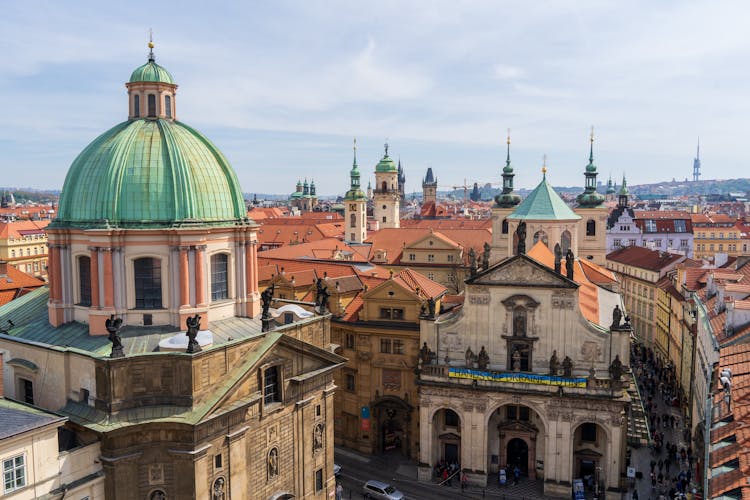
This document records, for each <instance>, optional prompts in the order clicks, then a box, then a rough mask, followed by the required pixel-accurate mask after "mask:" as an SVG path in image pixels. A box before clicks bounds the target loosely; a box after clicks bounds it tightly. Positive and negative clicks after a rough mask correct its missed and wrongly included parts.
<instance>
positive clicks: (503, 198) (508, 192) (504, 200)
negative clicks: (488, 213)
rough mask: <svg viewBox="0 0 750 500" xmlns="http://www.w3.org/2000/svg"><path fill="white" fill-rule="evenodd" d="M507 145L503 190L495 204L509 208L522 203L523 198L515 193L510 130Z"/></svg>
mask: <svg viewBox="0 0 750 500" xmlns="http://www.w3.org/2000/svg"><path fill="white" fill-rule="evenodd" d="M505 143H506V154H505V167H503V190H502V192H501V193H500V194H499V195H497V196H495V203H497V206H498V207H502V208H509V207H515V206H516V205H518V204H519V203H520V202H521V197H520V196H518V195H517V194H514V193H513V177H514V176H515V175H516V174H514V173H513V166H511V164H510V129H508V138H507V139H506V141H505Z"/></svg>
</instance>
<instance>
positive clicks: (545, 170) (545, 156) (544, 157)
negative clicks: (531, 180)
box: [542, 155, 547, 178]
mask: <svg viewBox="0 0 750 500" xmlns="http://www.w3.org/2000/svg"><path fill="white" fill-rule="evenodd" d="M542 175H543V176H544V177H545V178H546V177H547V155H544V156H543V157H542Z"/></svg>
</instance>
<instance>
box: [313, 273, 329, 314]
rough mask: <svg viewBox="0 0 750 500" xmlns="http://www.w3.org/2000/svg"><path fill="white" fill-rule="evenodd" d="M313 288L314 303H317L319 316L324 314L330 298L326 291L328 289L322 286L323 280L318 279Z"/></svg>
mask: <svg viewBox="0 0 750 500" xmlns="http://www.w3.org/2000/svg"><path fill="white" fill-rule="evenodd" d="M315 286H316V295H315V302H317V305H318V312H319V313H320V314H325V313H326V308H327V307H328V298H329V297H330V296H331V293H330V292H329V291H328V287H327V286H325V285H323V278H318V281H317V282H316V283H315Z"/></svg>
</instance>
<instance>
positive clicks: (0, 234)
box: [0, 220, 50, 240]
mask: <svg viewBox="0 0 750 500" xmlns="http://www.w3.org/2000/svg"><path fill="white" fill-rule="evenodd" d="M49 223H50V221H48V220H17V221H13V222H0V239H3V240H4V239H7V238H11V237H12V238H22V237H24V236H31V235H34V234H39V235H44V234H46V231H45V228H46V227H47V225H48V224H49Z"/></svg>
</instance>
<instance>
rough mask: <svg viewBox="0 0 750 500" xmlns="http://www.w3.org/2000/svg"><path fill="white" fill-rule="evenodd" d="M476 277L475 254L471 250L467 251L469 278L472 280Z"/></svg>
mask: <svg viewBox="0 0 750 500" xmlns="http://www.w3.org/2000/svg"><path fill="white" fill-rule="evenodd" d="M476 275H477V254H476V252H474V249H473V248H470V249H469V276H471V277H472V278H473V277H474V276H476Z"/></svg>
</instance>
